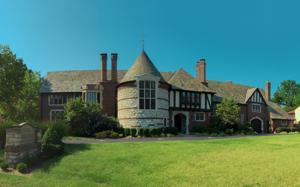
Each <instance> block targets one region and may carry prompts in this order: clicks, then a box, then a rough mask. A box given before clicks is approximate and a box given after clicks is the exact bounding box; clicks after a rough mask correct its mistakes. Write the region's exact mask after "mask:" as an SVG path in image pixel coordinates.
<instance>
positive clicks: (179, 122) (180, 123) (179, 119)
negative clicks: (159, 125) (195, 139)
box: [174, 114, 186, 133]
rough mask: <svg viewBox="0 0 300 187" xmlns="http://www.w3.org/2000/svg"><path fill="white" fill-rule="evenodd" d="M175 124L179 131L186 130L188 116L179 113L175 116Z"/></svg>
mask: <svg viewBox="0 0 300 187" xmlns="http://www.w3.org/2000/svg"><path fill="white" fill-rule="evenodd" d="M174 122H175V123H174V125H175V127H176V128H177V130H178V132H181V133H185V132H186V117H185V115H183V114H177V115H175V117H174Z"/></svg>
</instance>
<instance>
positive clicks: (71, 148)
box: [32, 144, 90, 173]
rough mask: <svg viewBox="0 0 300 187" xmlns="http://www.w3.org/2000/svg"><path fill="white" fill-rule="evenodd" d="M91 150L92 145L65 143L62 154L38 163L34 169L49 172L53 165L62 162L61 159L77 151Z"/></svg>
mask: <svg viewBox="0 0 300 187" xmlns="http://www.w3.org/2000/svg"><path fill="white" fill-rule="evenodd" d="M86 150H90V145H85V144H65V150H64V153H63V154H62V155H59V156H57V157H54V158H51V159H49V160H46V161H42V162H41V164H38V165H36V167H34V168H32V171H34V170H40V171H42V172H46V173H48V172H49V171H50V170H51V169H52V168H53V167H55V166H56V165H57V164H59V163H60V161H61V160H62V159H63V158H64V157H66V156H68V155H71V154H74V153H76V152H81V151H86Z"/></svg>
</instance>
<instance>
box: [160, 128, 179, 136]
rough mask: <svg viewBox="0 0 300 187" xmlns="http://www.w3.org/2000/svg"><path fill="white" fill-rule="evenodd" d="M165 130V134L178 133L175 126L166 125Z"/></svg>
mask: <svg viewBox="0 0 300 187" xmlns="http://www.w3.org/2000/svg"><path fill="white" fill-rule="evenodd" d="M163 131H164V133H165V134H172V135H178V131H177V129H176V128H175V127H165V128H164V129H163Z"/></svg>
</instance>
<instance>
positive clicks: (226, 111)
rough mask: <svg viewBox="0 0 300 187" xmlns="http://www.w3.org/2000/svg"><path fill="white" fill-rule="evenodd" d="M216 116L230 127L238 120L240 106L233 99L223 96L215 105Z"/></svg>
mask: <svg viewBox="0 0 300 187" xmlns="http://www.w3.org/2000/svg"><path fill="white" fill-rule="evenodd" d="M216 116H217V118H218V120H219V121H220V122H221V123H222V124H223V125H225V126H226V127H227V128H232V127H233V126H235V125H237V124H239V122H240V107H239V106H238V104H237V103H236V102H235V101H234V100H233V99H227V98H223V99H222V102H221V103H220V104H218V105H217V109H216Z"/></svg>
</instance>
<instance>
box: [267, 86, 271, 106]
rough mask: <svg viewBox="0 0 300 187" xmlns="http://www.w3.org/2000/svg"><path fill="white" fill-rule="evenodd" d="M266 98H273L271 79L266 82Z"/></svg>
mask: <svg viewBox="0 0 300 187" xmlns="http://www.w3.org/2000/svg"><path fill="white" fill-rule="evenodd" d="M266 99H267V101H270V100H271V82H270V81H267V82H266Z"/></svg>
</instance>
